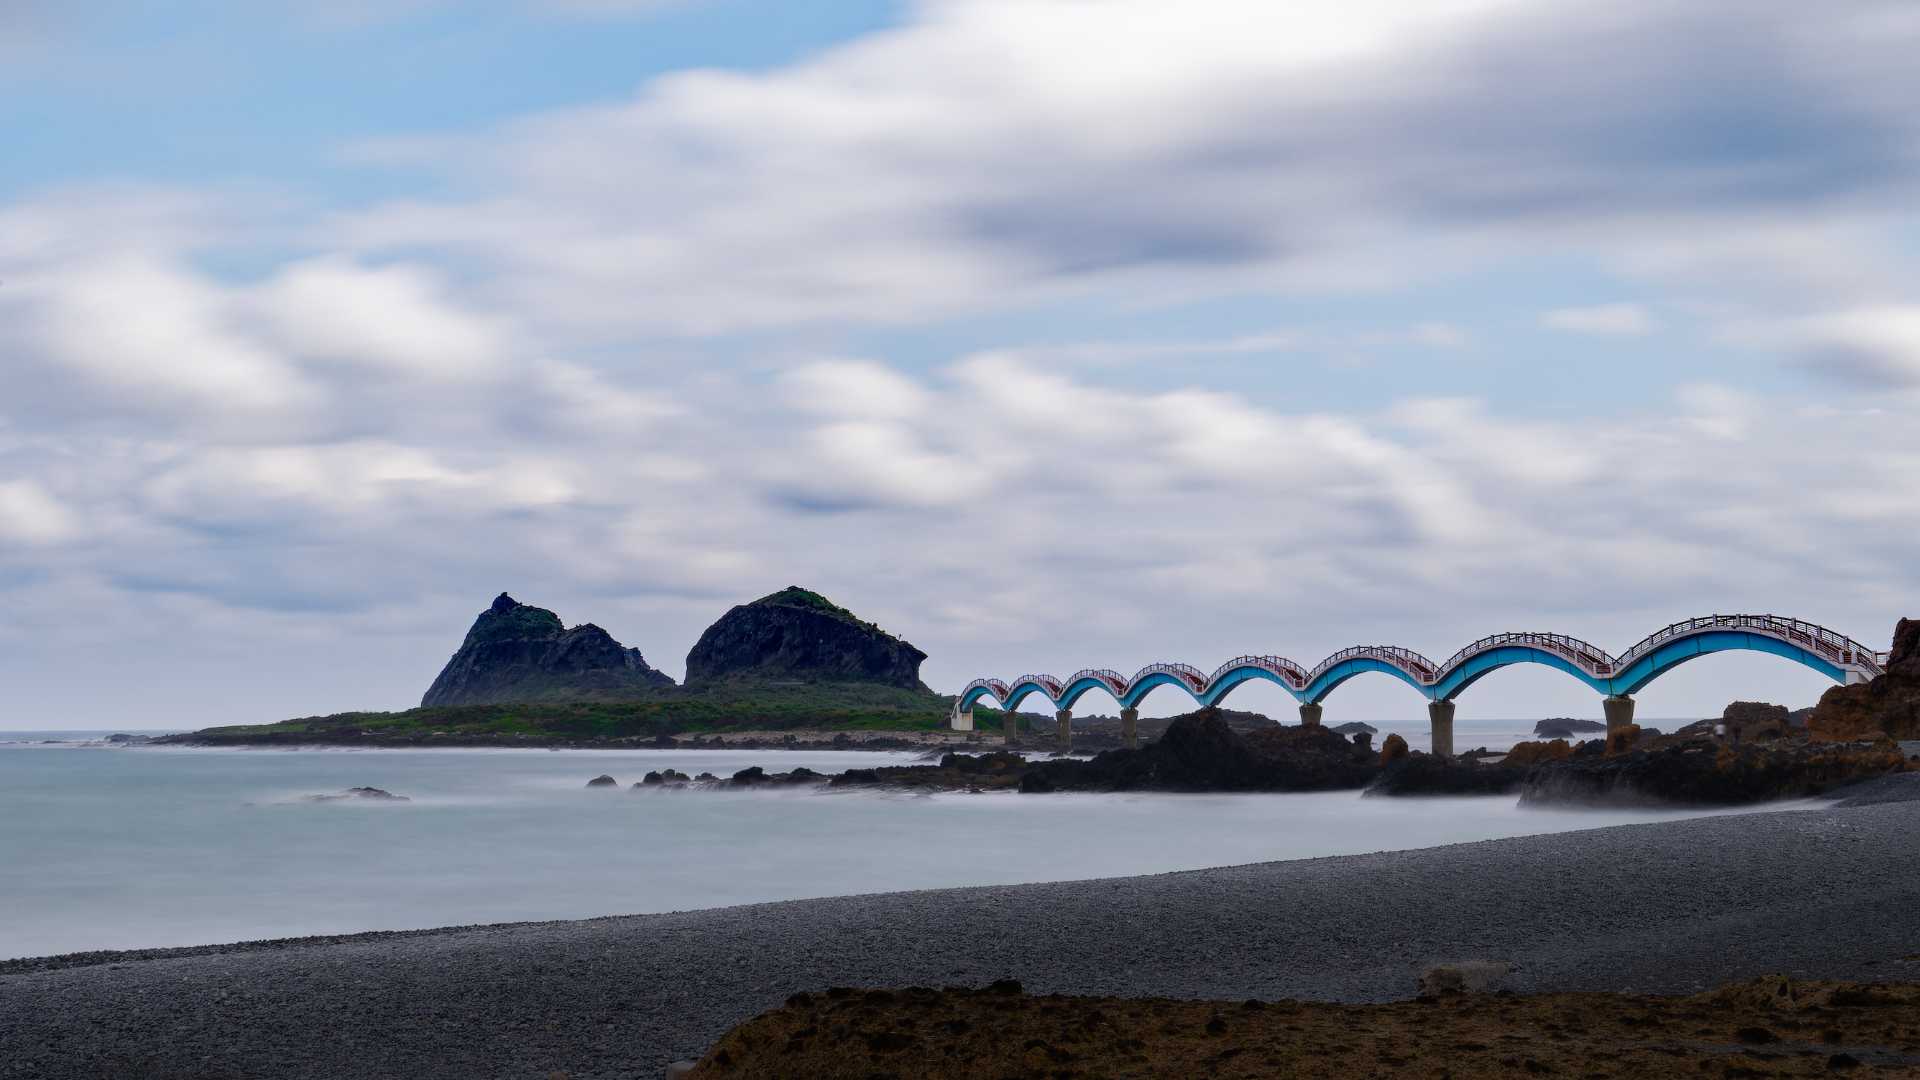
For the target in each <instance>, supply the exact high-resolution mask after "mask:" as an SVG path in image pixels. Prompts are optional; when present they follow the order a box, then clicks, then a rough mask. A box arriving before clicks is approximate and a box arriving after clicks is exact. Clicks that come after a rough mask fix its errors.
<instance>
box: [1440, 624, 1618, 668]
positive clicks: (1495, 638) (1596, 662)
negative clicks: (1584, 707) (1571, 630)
mask: <svg viewBox="0 0 1920 1080" xmlns="http://www.w3.org/2000/svg"><path fill="white" fill-rule="evenodd" d="M1506 645H1531V646H1533V647H1535V648H1540V649H1545V650H1547V651H1548V652H1552V653H1556V654H1558V655H1560V656H1563V657H1565V658H1567V659H1568V660H1572V661H1573V662H1574V663H1576V664H1578V665H1580V666H1581V667H1583V668H1585V669H1586V670H1587V672H1588V674H1591V675H1610V674H1612V673H1613V668H1614V664H1615V662H1616V661H1615V660H1614V658H1613V656H1612V655H1611V654H1610V653H1608V652H1607V651H1606V650H1605V649H1602V648H1600V647H1599V646H1597V645H1595V644H1593V643H1592V642H1589V641H1582V640H1581V639H1579V638H1577V637H1573V636H1571V635H1568V634H1546V633H1533V632H1526V631H1521V632H1517V633H1508V634H1490V635H1488V636H1487V637H1483V638H1481V639H1480V640H1479V641H1476V642H1474V643H1473V644H1471V645H1468V646H1467V647H1466V648H1464V649H1461V650H1460V651H1459V652H1457V653H1454V654H1453V655H1452V656H1450V657H1448V658H1447V661H1446V663H1444V664H1441V665H1440V670H1441V671H1452V670H1453V669H1454V668H1455V667H1458V666H1459V665H1460V663H1461V661H1463V660H1466V659H1467V658H1468V657H1471V656H1474V655H1476V654H1478V653H1483V652H1486V651H1487V650H1488V649H1497V648H1500V647H1502V646H1506Z"/></svg>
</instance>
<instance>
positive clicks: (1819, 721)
mask: <svg viewBox="0 0 1920 1080" xmlns="http://www.w3.org/2000/svg"><path fill="white" fill-rule="evenodd" d="M1807 732H1808V734H1810V735H1812V736H1813V737H1814V738H1815V739H1822V740H1845V739H1871V738H1876V737H1879V736H1882V735H1884V736H1887V737H1889V738H1894V739H1920V619H1901V620H1900V623H1899V625H1898V626H1895V627H1894V629H1893V654H1892V656H1891V657H1890V658H1889V659H1888V661H1887V673H1886V674H1885V675H1882V676H1880V677H1879V678H1877V679H1874V680H1873V681H1872V682H1869V683H1865V684H1863V685H1859V686H1836V687H1834V688H1833V689H1831V690H1828V691H1827V692H1826V693H1825V694H1822V695H1821V696H1820V704H1818V705H1816V706H1814V708H1813V712H1812V714H1810V715H1809V716H1808V717H1807Z"/></svg>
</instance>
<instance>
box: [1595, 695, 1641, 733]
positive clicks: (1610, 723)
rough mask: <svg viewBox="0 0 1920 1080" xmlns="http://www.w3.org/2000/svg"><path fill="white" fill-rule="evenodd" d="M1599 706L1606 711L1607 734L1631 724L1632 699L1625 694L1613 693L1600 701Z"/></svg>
mask: <svg viewBox="0 0 1920 1080" xmlns="http://www.w3.org/2000/svg"><path fill="white" fill-rule="evenodd" d="M1600 708H1601V709H1602V711H1604V712H1605V713H1606V717H1607V734H1608V735H1612V734H1613V733H1614V732H1616V731H1619V730H1620V729H1621V728H1624V727H1632V726H1633V699H1632V698H1630V697H1628V696H1627V695H1625V694H1614V695H1613V696H1611V697H1609V698H1607V699H1606V700H1605V701H1602V702H1601V703H1600Z"/></svg>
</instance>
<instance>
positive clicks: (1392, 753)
mask: <svg viewBox="0 0 1920 1080" xmlns="http://www.w3.org/2000/svg"><path fill="white" fill-rule="evenodd" d="M1409 753H1411V751H1410V750H1408V749H1407V740H1405V739H1403V738H1401V737H1400V735H1399V734H1398V733H1397V732H1396V733H1395V734H1392V735H1389V736H1387V740H1386V741H1385V742H1383V743H1381V744H1380V764H1381V765H1382V766H1383V767H1384V766H1387V765H1391V764H1393V763H1394V762H1396V761H1399V760H1400V759H1401V758H1403V757H1406V756H1407V755H1408V754H1409Z"/></svg>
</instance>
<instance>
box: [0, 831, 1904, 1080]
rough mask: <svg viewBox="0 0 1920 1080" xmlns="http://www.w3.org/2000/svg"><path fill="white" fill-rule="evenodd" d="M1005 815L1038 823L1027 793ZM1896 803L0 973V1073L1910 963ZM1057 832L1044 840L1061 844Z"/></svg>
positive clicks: (640, 1067)
mask: <svg viewBox="0 0 1920 1080" xmlns="http://www.w3.org/2000/svg"><path fill="white" fill-rule="evenodd" d="M1032 827H1034V828H1044V827H1045V805H1044V803H1043V802H1039V801H1036V805H1035V809H1034V815H1033V820H1032ZM1917 828H1920V803H1915V802H1898V803H1887V804H1879V805H1868V806H1859V807H1852V808H1841V809H1826V810H1812V811H1794V812H1785V813H1763V814H1750V815H1741V816H1732V817H1719V818H1702V819H1695V820H1690V821H1683V822H1672V823H1663V824H1657V825H1633V826H1623V827H1619V828H1610V829H1596V830H1591V831H1587V832H1575V833H1560V834H1555V835H1551V836H1535V837H1523V838H1519V839H1512V840H1494V841H1488V842H1484V843H1478V844H1465V845H1457V846H1452V847H1444V848H1430V849H1426V850H1421V851H1410V852H1396V853H1386V854H1377V855H1360V856H1349V857H1342V858H1331V859H1314V860H1305V861H1299V862H1284V863H1266V864H1259V865H1254V866H1242V867H1231V868H1224V869H1217V870H1203V871H1195V872H1191V873H1183V874H1165V875H1157V876H1152V877H1139V878H1121V879H1110V880H1102V881H1083V882H1069V883H1060V884H1049V885H1022V886H1013V887H1005V888H978V889H948V890H937V891H928V892H917V893H895V894H886V895H878V896H859V897H843V898H836V899H830V900H806V901H795V902H789V903H780V904H760V905H753V906H749V907H738V908H725V909H718V910H712V911H695V912H684V913H678V914H670V915H648V916H627V917H619V918H608V919H595V920H588V921H584V922H565V923H525V924H515V925H506V926H491V927H467V928H458V929H448V930H438V931H427V932H421V933H406V934H373V935H360V936H356V937H346V938H330V939H310V940H306V941H299V942H267V943H256V944H250V945H241V946H228V947H215V948H206V949H184V950H168V951H156V952H150V953H115V954H89V955H85V956H79V957H68V958H55V959H52V960H41V961H16V962H12V963H7V964H0V1077H7V1078H13V1077H35V1078H60V1077H99V1076H124V1077H142V1076H150V1077H197V1078H204V1080H213V1078H228V1077H359V1076H408V1077H476V1076H506V1077H541V1078H545V1077H550V1076H552V1075H554V1074H564V1075H566V1076H568V1077H570V1078H573V1080H582V1078H588V1077H648V1078H651V1077H654V1076H658V1075H660V1070H661V1068H662V1066H664V1064H665V1063H666V1062H668V1061H671V1060H674V1059H676V1058H685V1057H695V1056H697V1055H698V1054H699V1053H700V1052H702V1051H703V1050H704V1049H705V1048H706V1047H707V1046H708V1045H710V1044H711V1043H712V1042H713V1041H714V1040H715V1039H716V1038H717V1037H718V1036H719V1035H720V1034H721V1033H722V1032H724V1031H725V1030H726V1029H727V1028H729V1027H731V1026H732V1025H733V1024H735V1023H738V1022H740V1021H742V1020H744V1019H746V1018H748V1017H750V1016H752V1015H754V1014H756V1013H758V1012H760V1011H762V1010H764V1009H767V1008H770V1007H772V1006H775V1005H778V1004H779V1003H780V1002H781V1001H783V1000H784V999H785V998H786V997H787V995H789V994H791V993H793V992H795V991H798V990H806V989H819V988H823V987H826V986H830V985H853V986H863V985H864V986H906V985H914V984H918V985H946V984H970V985H979V984H982V983H985V982H988V981H991V980H994V979H1000V978H1015V979H1019V980H1021V981H1022V982H1023V983H1024V984H1025V985H1026V987H1027V988H1028V989H1029V990H1030V991H1035V992H1042V993H1046V992H1066V993H1078V994H1115V995H1157V996H1165V997H1204V998H1219V999H1229V1000H1239V999H1245V998H1250V997H1253V998H1263V999H1273V998H1281V997H1292V998H1306V999H1323V1000H1347V1001H1386V1000H1393V999H1398V998H1405V997H1408V996H1410V995H1411V994H1412V992H1413V986H1414V979H1415V976H1416V975H1417V973H1418V972H1419V971H1420V970H1421V969H1422V968H1423V967H1424V966H1426V965H1428V964H1431V963H1435V962H1443V961H1450V960H1461V959H1477V958H1481V959H1493V960H1503V961H1508V962H1511V963H1513V964H1515V965H1517V968H1518V970H1517V973H1516V975H1515V976H1514V978H1513V980H1512V982H1511V985H1512V986H1513V987H1514V988H1515V989H1517V990H1522V991H1529V990H1630V991H1643V992H1654V993H1690V992H1694V991H1697V990H1701V989H1705V988H1707V987H1710V986H1713V985H1716V984H1719V983H1722V982H1725V981H1728V980H1732V979H1742V978H1748V977H1751V976H1756V975H1762V974H1768V973H1785V974H1791V975H1796V976H1800V977H1817V978H1826V979H1851V980H1895V979H1900V980H1920V920H1916V919H1915V918H1914V917H1913V914H1912V913H1913V912H1914V911H1915V910H1920V845H1916V844H1914V843H1913V841H1912V837H1913V836H1914V835H1916V829H1917ZM1061 842H1062V843H1071V842H1072V839H1071V837H1062V838H1061Z"/></svg>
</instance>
